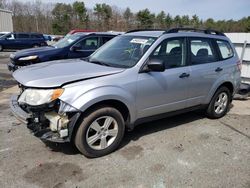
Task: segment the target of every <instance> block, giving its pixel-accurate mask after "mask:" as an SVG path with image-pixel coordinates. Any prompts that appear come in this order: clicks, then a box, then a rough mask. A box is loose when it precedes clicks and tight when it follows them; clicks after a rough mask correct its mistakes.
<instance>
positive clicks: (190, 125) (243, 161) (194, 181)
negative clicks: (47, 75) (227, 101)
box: [0, 57, 250, 188]
mask: <svg viewBox="0 0 250 188" xmlns="http://www.w3.org/2000/svg"><path fill="white" fill-rule="evenodd" d="M0 58H1V57H0ZM5 63H6V59H5V60H4V61H3V58H2V59H0V66H1V67H0V71H1V72H0V75H1V77H0V78H1V79H2V77H3V76H2V75H4V74H3V73H4V72H5V71H6V70H4V68H3V67H5V66H2V65H4V64H5ZM6 74H7V77H6V78H4V79H5V80H8V79H11V77H10V75H9V74H8V73H7V71H6ZM6 87H7V86H6ZM8 87H9V86H8ZM17 92H18V90H17V87H11V88H9V89H4V90H3V91H1V92H0V143H1V144H0V167H1V168H0V187H24V188H29V187H32V188H33V187H46V188H50V187H54V188H58V187H78V188H79V187H115V188H117V187H139V188H141V187H155V188H158V187H159V188H162V187H225V188H226V187H246V188H249V187H250V123H249V122H250V100H245V101H234V102H233V105H232V108H231V110H230V112H229V114H228V115H227V116H225V117H224V118H222V119H220V120H210V119H207V118H205V117H204V116H202V115H200V114H199V113H195V112H192V113H187V114H183V115H179V116H175V117H172V118H167V119H163V120H159V121H154V122H151V123H147V124H142V125H140V126H138V127H136V129H135V130H134V131H133V132H129V133H127V134H126V136H125V139H124V141H123V143H122V146H121V148H120V149H119V150H118V151H116V152H114V153H112V154H110V155H108V156H105V157H102V158H97V159H87V158H85V157H84V156H83V155H81V154H79V153H78V152H77V151H76V150H75V149H73V148H72V147H71V145H69V144H60V145H56V144H49V143H43V142H42V141H40V140H39V139H37V138H36V137H34V136H33V135H32V134H30V132H29V130H28V129H27V128H26V127H25V125H23V124H21V123H19V122H18V121H17V120H16V119H15V118H14V117H13V116H12V115H11V113H10V109H9V107H8V102H9V98H10V95H11V94H12V93H17Z"/></svg>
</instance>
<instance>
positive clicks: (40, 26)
mask: <svg viewBox="0 0 250 188" xmlns="http://www.w3.org/2000/svg"><path fill="white" fill-rule="evenodd" d="M0 7H2V8H4V9H8V10H11V11H12V12H13V25H14V30H15V31H19V32H22V31H25V32H41V33H49V34H66V33H67V32H68V31H70V30H71V29H76V28H77V29H88V30H95V31H108V30H115V31H127V30H131V29H144V28H147V29H151V28H152V29H168V28H171V27H181V26H188V27H194V28H207V29H216V30H219V31H222V32H249V31H250V16H248V17H244V18H242V19H240V20H237V21H235V20H217V21H216V20H214V19H213V18H208V19H206V20H203V19H201V18H199V17H198V16H197V15H192V16H189V15H176V16H172V15H170V14H169V13H166V12H164V11H161V12H160V13H158V14H155V13H152V12H150V10H149V9H143V10H140V11H138V12H132V11H131V9H130V8H129V7H128V8H126V9H121V8H119V7H117V6H110V5H108V4H105V3H102V4H96V5H95V6H94V7H93V8H92V9H90V8H87V7H86V6H85V4H84V2H82V1H81V2H80V1H75V2H73V3H68V4H67V3H43V2H42V1H40V0H37V1H35V2H33V1H32V2H22V1H21V0H0Z"/></svg>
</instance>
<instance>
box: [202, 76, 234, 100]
mask: <svg viewBox="0 0 250 188" xmlns="http://www.w3.org/2000/svg"><path fill="white" fill-rule="evenodd" d="M223 86H224V87H226V88H228V89H229V91H230V93H231V95H233V93H234V89H235V88H234V85H233V83H232V82H230V81H224V82H221V83H218V84H216V85H215V86H214V87H213V88H212V89H211V91H210V92H209V94H208V96H209V97H207V100H206V104H209V102H210V101H211V99H212V98H213V96H214V94H215V93H216V91H217V90H218V89H219V88H221V87H223ZM231 100H232V99H231Z"/></svg>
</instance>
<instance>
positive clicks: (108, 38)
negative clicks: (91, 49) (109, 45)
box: [102, 37, 113, 45]
mask: <svg viewBox="0 0 250 188" xmlns="http://www.w3.org/2000/svg"><path fill="white" fill-rule="evenodd" d="M112 38H113V37H102V45H104V44H105V43H106V42H108V41H109V40H111V39H112Z"/></svg>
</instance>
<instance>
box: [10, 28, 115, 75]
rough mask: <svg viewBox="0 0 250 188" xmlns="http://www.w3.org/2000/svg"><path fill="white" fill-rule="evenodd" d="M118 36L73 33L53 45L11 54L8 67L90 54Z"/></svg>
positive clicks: (15, 67) (106, 33) (13, 67)
mask: <svg viewBox="0 0 250 188" xmlns="http://www.w3.org/2000/svg"><path fill="white" fill-rule="evenodd" d="M115 36H117V35H116V34H112V33H108V32H105V33H101V32H97V33H85V34H82V33H81V34H79V33H76V34H73V35H70V36H67V37H64V38H63V39H61V40H60V41H58V42H57V43H55V44H54V45H52V46H46V47H42V48H34V49H27V50H21V51H18V52H16V53H14V54H11V55H10V61H11V62H10V63H9V64H8V69H9V70H10V71H15V70H16V69H18V68H19V67H21V66H26V65H30V64H34V63H40V62H45V61H52V60H59V59H72V58H82V57H88V56H90V55H91V54H92V53H93V52H94V51H95V50H96V49H98V48H99V47H100V46H102V45H103V44H104V43H106V42H107V41H109V40H110V39H112V38H114V37H115Z"/></svg>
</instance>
